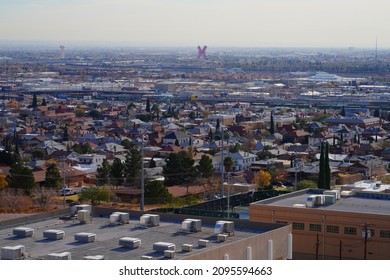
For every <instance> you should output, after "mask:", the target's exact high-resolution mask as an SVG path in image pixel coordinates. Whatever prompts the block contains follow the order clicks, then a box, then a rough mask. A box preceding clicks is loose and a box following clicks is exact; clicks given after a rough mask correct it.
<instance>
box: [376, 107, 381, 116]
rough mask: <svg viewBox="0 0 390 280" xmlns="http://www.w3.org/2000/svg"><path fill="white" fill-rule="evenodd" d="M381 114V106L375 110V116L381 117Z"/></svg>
mask: <svg viewBox="0 0 390 280" xmlns="http://www.w3.org/2000/svg"><path fill="white" fill-rule="evenodd" d="M380 115H381V111H380V109H379V108H376V109H375V110H374V117H376V118H379V117H380Z"/></svg>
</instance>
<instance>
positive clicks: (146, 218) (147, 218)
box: [139, 214, 160, 227]
mask: <svg viewBox="0 0 390 280" xmlns="http://www.w3.org/2000/svg"><path fill="white" fill-rule="evenodd" d="M139 221H140V224H141V225H143V226H150V227H156V226H159V225H160V215H155V214H144V215H142V216H141V217H140V220H139Z"/></svg>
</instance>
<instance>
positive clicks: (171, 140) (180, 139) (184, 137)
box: [162, 131, 192, 147]
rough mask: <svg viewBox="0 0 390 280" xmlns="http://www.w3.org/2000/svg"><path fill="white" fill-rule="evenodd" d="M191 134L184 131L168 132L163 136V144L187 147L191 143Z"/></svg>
mask: <svg viewBox="0 0 390 280" xmlns="http://www.w3.org/2000/svg"><path fill="white" fill-rule="evenodd" d="M191 140H192V139H191V136H190V135H188V134H187V133H185V132H182V131H172V132H168V133H167V134H166V135H165V136H164V137H163V138H162V145H163V146H173V145H179V146H180V147H186V146H189V145H191Z"/></svg>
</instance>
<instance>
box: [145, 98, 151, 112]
mask: <svg viewBox="0 0 390 280" xmlns="http://www.w3.org/2000/svg"><path fill="white" fill-rule="evenodd" d="M145 111H146V112H148V113H150V100H149V98H146V108H145Z"/></svg>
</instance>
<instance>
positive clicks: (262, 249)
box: [183, 226, 291, 260]
mask: <svg viewBox="0 0 390 280" xmlns="http://www.w3.org/2000/svg"><path fill="white" fill-rule="evenodd" d="M290 232H291V228H290V226H284V227H282V228H279V229H274V230H271V231H268V232H265V233H262V234H258V235H256V236H252V237H249V238H245V239H242V240H239V241H237V242H234V243H226V245H219V246H218V247H216V248H215V249H213V250H212V251H210V250H207V251H204V252H200V253H199V254H196V255H191V256H188V257H185V258H183V260H223V259H224V255H225V254H228V255H229V259H230V260H246V259H247V248H248V247H251V248H252V259H253V260H267V259H268V240H272V241H273V259H286V258H287V237H288V234H289V233H290Z"/></svg>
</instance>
